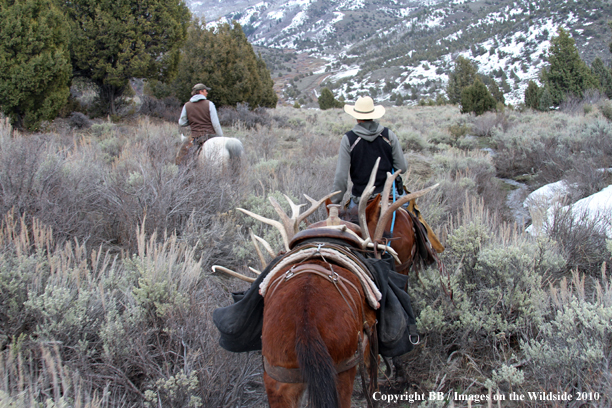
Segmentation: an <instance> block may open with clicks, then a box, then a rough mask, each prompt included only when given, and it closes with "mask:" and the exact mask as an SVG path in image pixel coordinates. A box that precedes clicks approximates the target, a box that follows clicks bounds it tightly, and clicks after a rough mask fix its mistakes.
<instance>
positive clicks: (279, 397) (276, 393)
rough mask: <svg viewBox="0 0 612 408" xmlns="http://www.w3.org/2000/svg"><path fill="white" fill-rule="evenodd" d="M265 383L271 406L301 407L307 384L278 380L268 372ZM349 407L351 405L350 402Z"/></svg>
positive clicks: (283, 407) (280, 407) (275, 407)
mask: <svg viewBox="0 0 612 408" xmlns="http://www.w3.org/2000/svg"><path fill="white" fill-rule="evenodd" d="M264 384H265V386H266V393H267V394H268V403H269V404H270V408H299V406H300V402H301V401H302V396H303V395H304V391H305V390H306V384H287V383H282V382H278V381H276V380H275V379H273V378H272V377H270V376H269V375H268V374H267V373H264ZM348 407H350V404H349V405H348Z"/></svg>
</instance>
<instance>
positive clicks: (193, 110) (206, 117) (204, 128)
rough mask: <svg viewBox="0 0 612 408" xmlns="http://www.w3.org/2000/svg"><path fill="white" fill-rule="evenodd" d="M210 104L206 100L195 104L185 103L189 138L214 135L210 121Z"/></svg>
mask: <svg viewBox="0 0 612 408" xmlns="http://www.w3.org/2000/svg"><path fill="white" fill-rule="evenodd" d="M209 105H210V102H209V101H208V100H206V99H200V100H199V101H195V102H187V103H186V104H185V110H186V111H187V120H188V121H189V126H191V136H192V137H198V136H205V135H214V134H215V133H216V132H215V128H214V127H213V125H212V120H211V119H210V106H209Z"/></svg>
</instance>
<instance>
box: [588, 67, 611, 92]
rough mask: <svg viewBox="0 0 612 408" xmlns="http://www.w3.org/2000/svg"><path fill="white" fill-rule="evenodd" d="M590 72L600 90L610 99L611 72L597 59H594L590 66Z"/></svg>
mask: <svg viewBox="0 0 612 408" xmlns="http://www.w3.org/2000/svg"><path fill="white" fill-rule="evenodd" d="M591 70H592V71H593V75H595V77H597V79H598V80H599V85H600V86H601V90H602V91H603V92H604V93H605V94H606V96H607V97H608V98H612V70H610V69H608V68H606V67H605V65H604V63H603V61H602V60H601V58H599V57H597V58H595V61H593V63H592V64H591Z"/></svg>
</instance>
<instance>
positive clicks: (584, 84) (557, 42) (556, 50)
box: [542, 27, 599, 106]
mask: <svg viewBox="0 0 612 408" xmlns="http://www.w3.org/2000/svg"><path fill="white" fill-rule="evenodd" d="M558 34H559V36H558V37H554V38H553V39H552V40H551V46H550V48H549V51H548V52H549V55H548V62H549V64H550V66H549V67H548V68H546V69H544V70H543V71H542V82H543V83H545V84H546V86H547V89H548V90H549V92H550V95H551V97H552V102H553V105H554V106H559V104H560V103H561V102H563V101H564V100H565V99H566V98H567V96H568V95H574V96H577V97H580V98H581V97H582V96H583V95H584V91H586V90H587V89H593V88H599V84H598V81H597V78H595V76H594V75H593V74H592V73H591V70H590V69H589V67H588V66H587V65H586V63H585V62H584V61H583V60H582V59H580V54H579V53H578V49H577V48H576V43H575V41H574V39H573V38H572V37H571V36H570V35H569V33H568V32H567V31H565V30H564V29H563V28H561V27H559V30H558Z"/></svg>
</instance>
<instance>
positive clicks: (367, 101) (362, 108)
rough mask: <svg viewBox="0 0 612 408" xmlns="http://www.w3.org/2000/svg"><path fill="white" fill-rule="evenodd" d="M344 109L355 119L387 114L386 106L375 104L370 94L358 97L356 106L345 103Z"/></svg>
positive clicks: (380, 116) (376, 117) (377, 117)
mask: <svg viewBox="0 0 612 408" xmlns="http://www.w3.org/2000/svg"><path fill="white" fill-rule="evenodd" d="M344 111H345V112H346V113H348V114H349V115H351V116H352V117H354V118H355V119H361V120H368V119H379V118H382V117H383V115H384V114H385V107H384V106H381V105H376V106H374V101H373V100H372V98H370V97H369V96H362V97H360V98H359V99H357V102H355V106H353V105H344Z"/></svg>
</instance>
